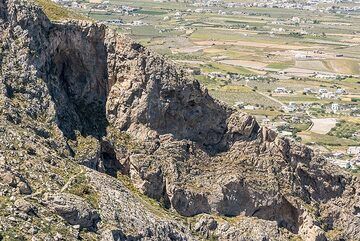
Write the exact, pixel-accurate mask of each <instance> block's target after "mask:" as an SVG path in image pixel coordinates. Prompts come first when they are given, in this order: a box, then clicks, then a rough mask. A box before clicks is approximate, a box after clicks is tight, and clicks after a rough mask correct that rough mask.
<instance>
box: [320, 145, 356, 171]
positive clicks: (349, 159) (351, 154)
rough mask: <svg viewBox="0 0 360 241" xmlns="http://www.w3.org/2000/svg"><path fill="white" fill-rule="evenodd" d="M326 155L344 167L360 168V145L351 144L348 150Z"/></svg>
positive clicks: (331, 160)
mask: <svg viewBox="0 0 360 241" xmlns="http://www.w3.org/2000/svg"><path fill="white" fill-rule="evenodd" d="M326 157H327V160H328V161H330V162H332V163H334V164H336V165H338V166H340V167H342V168H346V169H352V170H357V171H358V170H360V146H350V147H348V149H347V151H346V152H335V153H329V154H328V155H327V156H326Z"/></svg>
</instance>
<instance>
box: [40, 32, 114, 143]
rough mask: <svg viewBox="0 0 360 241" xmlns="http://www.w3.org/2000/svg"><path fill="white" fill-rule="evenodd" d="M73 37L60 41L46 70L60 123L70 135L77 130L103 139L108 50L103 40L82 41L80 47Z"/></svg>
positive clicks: (71, 137)
mask: <svg viewBox="0 0 360 241" xmlns="http://www.w3.org/2000/svg"><path fill="white" fill-rule="evenodd" d="M78 34H81V33H78ZM73 38H74V37H71V36H68V39H66V41H63V42H62V43H60V45H59V46H58V47H57V49H56V50H55V51H54V53H53V56H51V58H50V61H49V64H48V70H47V71H46V72H47V73H46V75H47V76H46V79H47V84H48V87H49V90H50V94H51V96H52V98H53V100H54V103H55V108H56V117H57V123H58V126H59V128H60V129H61V130H62V132H63V133H64V136H66V137H67V138H70V139H75V138H76V135H75V131H76V130H77V131H80V133H81V134H82V135H84V136H88V135H91V136H94V137H96V138H98V139H100V138H101V137H102V136H104V135H105V134H106V127H107V119H106V100H107V94H108V76H107V51H106V48H105V46H104V43H103V40H102V39H95V40H93V41H90V40H87V41H82V42H81V45H82V46H80V47H81V48H80V47H79V46H78V45H79V43H78V42H76V38H74V40H73Z"/></svg>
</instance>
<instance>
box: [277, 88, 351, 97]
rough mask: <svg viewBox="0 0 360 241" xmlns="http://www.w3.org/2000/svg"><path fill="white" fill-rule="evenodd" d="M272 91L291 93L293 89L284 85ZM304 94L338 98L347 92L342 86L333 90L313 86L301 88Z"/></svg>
mask: <svg viewBox="0 0 360 241" xmlns="http://www.w3.org/2000/svg"><path fill="white" fill-rule="evenodd" d="M273 93H276V94H292V93H294V91H293V90H289V89H287V88H285V87H277V88H276V89H274V91H273ZM303 94H304V95H314V96H317V98H319V99H332V100H336V99H339V96H341V95H346V94H348V93H347V92H346V90H344V89H342V88H337V89H336V90H335V91H328V90H327V89H326V88H319V89H318V90H316V89H313V88H304V90H303Z"/></svg>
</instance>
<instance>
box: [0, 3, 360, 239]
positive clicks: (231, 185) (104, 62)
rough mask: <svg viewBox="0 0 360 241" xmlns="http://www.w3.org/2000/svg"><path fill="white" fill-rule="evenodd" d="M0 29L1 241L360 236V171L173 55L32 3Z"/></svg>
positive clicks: (7, 6) (12, 11) (4, 6)
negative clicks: (216, 88)
mask: <svg viewBox="0 0 360 241" xmlns="http://www.w3.org/2000/svg"><path fill="white" fill-rule="evenodd" d="M0 34H1V35H0V37H1V49H0V64H1V70H0V78H1V82H0V93H1V94H0V132H1V133H0V143H1V148H0V187H1V193H0V207H1V209H0V235H1V236H0V239H1V237H2V238H4V239H5V240H14V239H15V240H17V239H20V240H21V239H25V240H26V239H33V240H76V239H79V238H82V239H85V240H91V239H93V240H99V239H102V240H290V239H293V240H309V241H310V240H317V241H320V240H359V239H360V229H359V226H360V217H359V213H360V204H359V203H360V195H359V180H358V178H357V177H356V176H351V175H350V174H348V173H346V172H344V171H342V170H340V169H338V168H336V167H334V166H332V165H329V164H327V163H325V161H324V160H323V158H322V157H320V156H316V155H315V154H314V153H313V151H312V150H311V149H310V148H308V147H306V146H303V145H300V144H298V143H295V142H294V141H292V140H289V139H286V138H282V137H278V136H277V134H276V133H274V132H272V131H270V130H267V129H266V128H263V127H260V126H259V125H258V123H257V122H256V120H255V119H254V118H253V117H251V116H248V115H246V114H244V113H241V112H238V111H236V110H234V109H231V108H229V107H227V106H226V105H224V104H222V103H220V102H218V101H216V100H214V99H213V98H212V97H211V96H210V95H209V94H208V93H207V90H206V89H204V88H203V87H202V86H201V85H200V84H199V83H198V82H197V81H196V80H193V79H192V78H191V77H189V76H187V75H186V74H185V72H184V71H182V70H181V69H179V68H177V67H175V66H174V65H173V64H172V63H171V62H169V61H167V60H166V59H164V58H163V57H161V56H158V55H156V54H154V53H152V52H151V51H149V50H147V49H146V48H144V47H143V46H141V45H139V44H137V43H134V42H133V41H131V40H129V39H127V38H126V37H123V36H118V35H117V34H116V33H115V32H114V31H113V30H111V29H108V28H106V27H104V26H102V25H98V24H95V23H91V22H87V21H76V20H73V21H64V22H51V21H50V20H49V19H48V17H47V16H46V15H45V14H44V13H43V11H42V10H41V9H40V8H39V7H37V6H36V5H34V4H33V3H31V2H30V3H29V2H26V1H17V0H0Z"/></svg>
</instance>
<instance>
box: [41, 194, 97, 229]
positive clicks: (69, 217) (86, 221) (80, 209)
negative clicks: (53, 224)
mask: <svg viewBox="0 0 360 241" xmlns="http://www.w3.org/2000/svg"><path fill="white" fill-rule="evenodd" d="M44 202H45V205H47V206H48V207H49V208H50V209H52V210H54V211H55V212H56V213H57V214H58V215H59V216H61V217H63V218H64V219H65V220H66V221H67V222H68V223H69V224H71V225H79V226H80V228H88V229H94V230H95V229H96V225H97V223H98V222H99V221H100V216H99V214H98V213H97V212H96V211H95V210H93V209H92V207H91V206H90V205H89V204H88V203H87V202H86V201H84V200H83V199H81V198H80V197H78V196H75V195H71V194H54V195H52V194H50V195H45V200H44Z"/></svg>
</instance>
